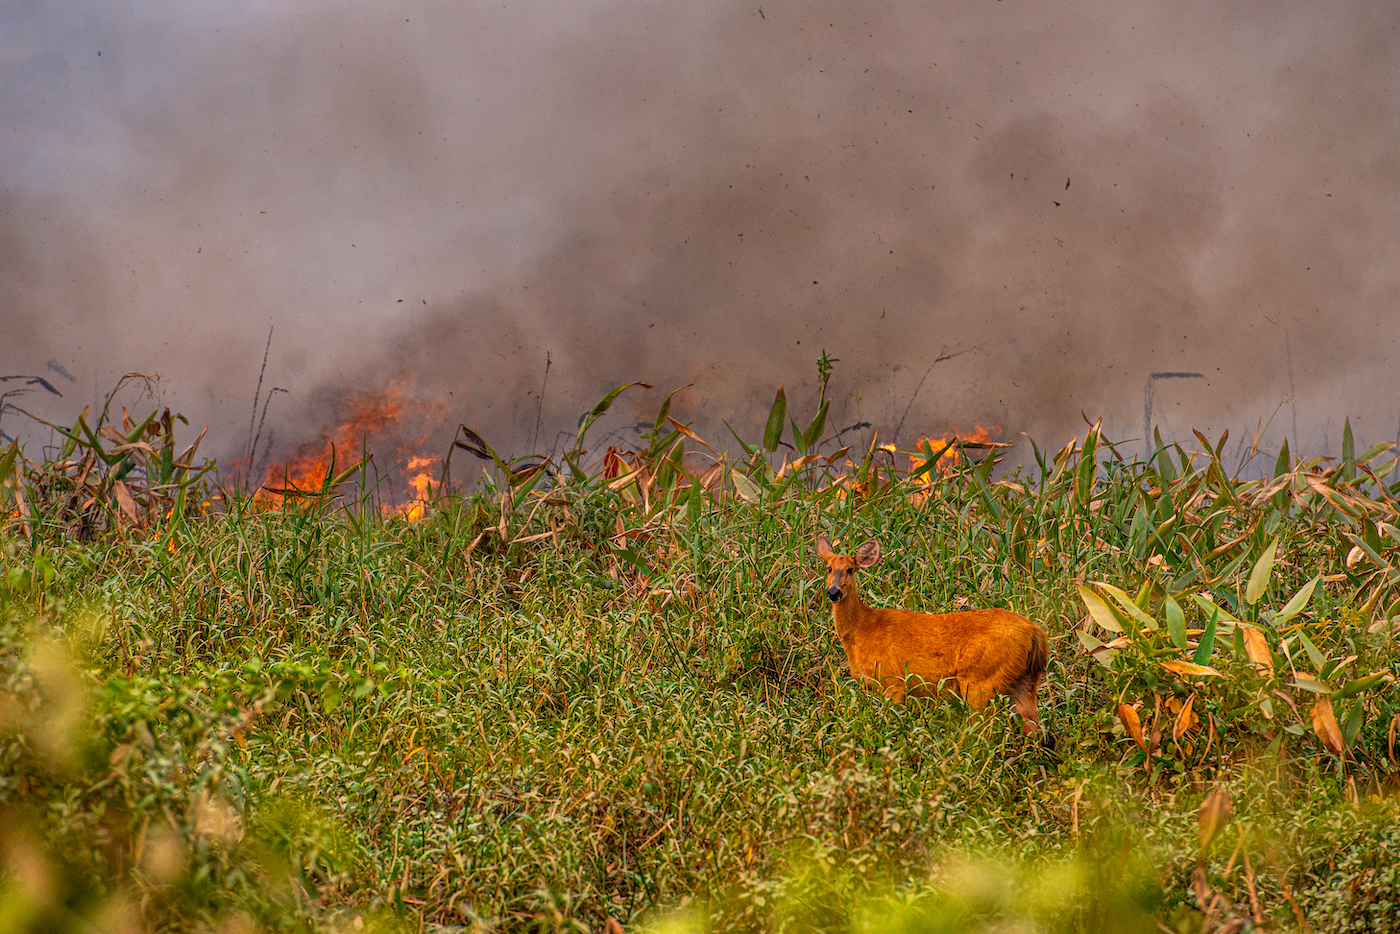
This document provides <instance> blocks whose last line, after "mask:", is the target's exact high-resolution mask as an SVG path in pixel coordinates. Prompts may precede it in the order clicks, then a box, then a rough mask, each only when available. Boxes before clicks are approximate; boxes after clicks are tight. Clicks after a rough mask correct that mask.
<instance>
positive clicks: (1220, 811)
mask: <svg viewBox="0 0 1400 934" xmlns="http://www.w3.org/2000/svg"><path fill="white" fill-rule="evenodd" d="M1233 809H1234V806H1233V803H1232V802H1231V801H1230V793H1229V792H1228V791H1226V790H1225V789H1224V787H1223V786H1220V785H1216V786H1215V787H1214V788H1212V789H1211V790H1210V793H1209V794H1207V795H1206V799H1205V800H1204V801H1202V802H1201V810H1200V815H1199V819H1200V825H1201V827H1200V841H1201V849H1203V850H1204V849H1205V848H1206V846H1208V845H1209V844H1210V841H1211V840H1214V839H1215V835H1216V834H1218V833H1219V832H1220V829H1221V828H1222V827H1224V826H1225V825H1226V824H1227V823H1229V822H1230V812H1231V811H1232V810H1233Z"/></svg>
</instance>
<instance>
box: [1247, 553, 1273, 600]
mask: <svg viewBox="0 0 1400 934" xmlns="http://www.w3.org/2000/svg"><path fill="white" fill-rule="evenodd" d="M1277 550H1278V539H1274V540H1273V541H1271V542H1269V547H1267V548H1265V549H1264V553H1263V554H1262V555H1260V556H1259V560H1258V561H1256V562H1255V564H1254V570H1253V571H1250V572H1249V584H1248V586H1246V587H1245V591H1244V599H1245V602H1247V603H1248V604H1249V605H1250V606H1253V605H1254V604H1256V603H1258V602H1259V598H1260V597H1262V596H1263V595H1264V591H1265V590H1268V589H1269V575H1270V574H1272V573H1273V570H1274V552H1275V551H1277Z"/></svg>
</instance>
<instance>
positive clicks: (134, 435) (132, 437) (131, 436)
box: [125, 412, 156, 444]
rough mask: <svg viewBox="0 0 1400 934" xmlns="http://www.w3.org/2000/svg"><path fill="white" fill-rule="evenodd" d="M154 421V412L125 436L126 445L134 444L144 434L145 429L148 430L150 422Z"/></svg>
mask: <svg viewBox="0 0 1400 934" xmlns="http://www.w3.org/2000/svg"><path fill="white" fill-rule="evenodd" d="M155 420H156V413H155V412H152V413H151V414H150V415H147V416H146V420H145V421H143V422H142V423H141V424H139V425H137V426H136V427H135V428H134V429H132V430H131V431H130V432H129V433H127V434H126V436H125V437H126V443H127V444H134V443H135V442H136V441H137V440H138V439H140V437H141V436H142V435H144V434H145V433H146V429H147V428H149V427H150V426H151V422H153V421H155Z"/></svg>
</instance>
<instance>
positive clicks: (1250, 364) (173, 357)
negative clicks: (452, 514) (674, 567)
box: [0, 0, 1400, 464]
mask: <svg viewBox="0 0 1400 934" xmlns="http://www.w3.org/2000/svg"><path fill="white" fill-rule="evenodd" d="M1397 87H1400V6H1397V5H1395V4H1394V3H1384V2H1372V3H1367V2H1358V3H1351V4H1345V5H1324V4H1316V3H1289V2H1276V0H1273V2H1260V3H1240V4H1234V5H1225V4H1220V3H1193V2H1078V3H1073V4H1067V3H1046V2H1036V3H1029V2H1018V0H978V2H968V3H949V2H870V0H862V2H826V3H823V2H801V3H799V2H770V0H761V2H745V3H728V2H703V0H702V2H691V3H685V4H677V3H647V2H630V0H627V2H623V0H576V2H571V3H568V4H544V3H513V2H505V3H502V2H496V3H474V2H469V0H468V2H464V0H451V2H435V0H375V2H367V0H341V2H335V3H330V2H319V0H300V2H299V0H282V2H278V3H268V2H219V3H211V2H204V3H195V2H190V3H166V4H151V3H149V2H143V3H131V2H125V3H124V2H120V0H117V2H113V0H104V2H101V3H98V2H79V0H32V2H30V0H19V2H13V0H12V2H5V3H3V4H0V289H3V296H4V300H3V302H0V376H11V375H13V376H30V377H35V376H37V377H42V378H44V379H45V380H46V382H47V386H46V385H44V384H38V383H33V382H29V381H24V380H10V381H7V382H3V383H0V393H4V392H10V393H13V394H12V395H10V396H8V397H7V398H6V400H5V402H6V403H7V404H9V405H11V406H18V407H20V409H23V411H18V410H16V409H7V410H6V411H5V412H4V413H3V414H0V431H3V432H5V433H7V434H9V435H15V434H25V435H26V436H27V437H33V432H34V430H35V426H36V424H37V423H35V422H33V421H31V420H30V419H29V418H28V416H27V415H26V414H24V413H25V412H28V413H31V414H33V415H38V416H40V417H44V418H50V419H59V420H67V421H71V420H72V419H73V418H74V417H75V416H76V413H77V411H78V410H79V409H81V408H82V406H84V405H89V404H94V403H100V400H101V398H102V397H103V395H104V394H105V393H106V392H108V391H109V390H110V389H111V388H112V387H113V386H114V385H115V384H116V382H117V380H118V379H119V378H120V377H121V376H122V375H123V374H125V373H129V372H139V373H144V374H158V375H159V376H160V377H161V382H160V388H159V392H158V396H159V400H158V401H159V402H160V403H161V404H165V405H170V406H172V407H173V408H175V409H176V410H178V411H181V412H183V413H185V414H186V416H187V417H189V419H190V421H191V422H192V423H193V424H194V426H195V427H194V430H197V429H198V428H199V427H202V426H203V425H204V424H206V423H207V424H209V426H210V434H209V437H208V440H207V442H206V447H205V448H204V450H205V451H207V452H208V453H210V454H217V455H219V457H220V461H221V463H224V464H231V463H233V462H234V461H235V460H236V459H237V458H239V457H242V456H245V455H246V454H247V449H248V443H249V440H250V436H251V434H252V432H251V431H250V428H252V427H253V425H254V423H255V422H256V421H257V416H256V415H255V413H254V409H253V404H254V395H255V392H257V393H258V396H257V398H258V400H259V406H262V405H263V404H266V405H267V413H268V414H267V416H266V422H265V426H264V431H263V432H262V433H261V434H260V435H259V437H260V443H261V445H262V447H261V448H260V450H261V451H262V452H263V457H264V458H266V457H269V456H270V457H274V458H278V457H282V456H285V455H286V454H287V453H289V452H290V451H292V450H294V449H295V448H296V447H297V446H298V445H301V444H304V443H307V442H311V441H315V440H316V439H317V438H319V437H320V436H321V434H322V433H323V432H324V431H325V430H326V429H327V428H328V427H330V426H332V425H334V424H336V423H338V422H339V421H341V420H343V419H344V417H345V416H346V412H347V411H348V410H350V409H353V407H354V405H355V404H356V401H357V400H363V399H365V398H369V397H373V396H374V395H375V394H383V393H385V392H389V393H391V394H395V397H396V398H402V399H404V400H407V404H408V406H409V408H410V410H411V412H412V413H413V417H412V418H411V419H409V421H411V422H412V430H411V431H409V433H410V434H413V435H415V438H414V439H413V440H414V443H421V444H422V445H423V446H424V447H425V448H429V449H432V450H433V451H434V452H435V453H441V452H445V450H446V448H447V445H448V444H449V442H450V439H451V436H452V432H453V430H454V429H455V428H456V426H457V425H458V424H464V425H467V426H469V427H474V428H476V429H477V430H478V431H479V432H480V433H481V434H482V435H483V436H484V437H486V438H487V439H488V440H490V441H491V442H492V443H493V444H495V445H496V446H497V447H498V448H500V449H502V450H503V451H510V452H513V453H526V452H528V451H532V450H540V451H546V450H548V449H550V448H551V447H553V446H556V445H557V444H559V443H561V442H562V441H563V440H564V439H566V438H567V436H568V433H569V432H571V431H572V430H574V429H575V427H576V426H577V424H578V419H579V416H580V415H581V414H582V413H583V412H584V411H586V410H587V409H588V408H589V407H590V406H591V405H592V404H593V403H594V402H595V401H596V400H597V399H599V398H600V397H601V396H602V395H603V394H604V393H605V392H606V391H607V390H608V389H609V388H611V387H612V386H614V385H617V384H619V383H622V382H627V381H631V380H646V381H647V382H649V383H652V384H653V385H654V387H655V388H654V389H653V390H651V391H642V390H640V389H636V390H631V391H629V393H628V394H627V395H625V396H623V397H622V401H621V402H619V404H618V406H617V408H616V410H615V411H614V412H613V413H611V415H610V417H609V419H608V420H607V421H605V422H604V423H602V424H601V425H600V428H599V429H598V435H597V440H596V441H595V443H623V442H626V441H628V440H633V439H635V437H636V435H635V431H634V430H633V426H635V425H636V424H637V423H638V422H639V421H641V420H647V421H649V420H650V417H651V416H652V415H653V414H654V413H655V411H656V407H657V405H658V404H659V403H660V401H661V399H662V398H664V396H665V394H666V393H668V392H670V391H671V390H673V389H676V388H678V387H681V386H687V387H688V388H686V389H684V390H683V391H682V392H681V393H679V394H678V395H677V396H676V397H675V400H676V401H675V402H674V404H673V413H672V414H674V415H676V416H677V417H678V418H681V419H682V420H683V421H687V422H693V423H694V424H695V426H696V427H697V429H698V430H700V431H701V433H702V434H704V435H705V436H707V437H709V438H713V439H716V440H719V439H721V438H727V437H728V430H727V429H725V428H724V427H723V423H722V421H721V420H722V419H724V420H728V421H729V423H730V424H732V425H733V426H734V427H735V428H736V429H737V430H738V431H739V432H740V433H741V434H744V435H745V436H747V437H748V438H749V439H750V440H752V439H753V438H754V437H756V436H757V435H758V434H759V433H760V432H761V427H762V422H763V420H764V419H765V417H766V415H767V412H768V406H769V404H770V402H771V400H772V398H773V394H774V392H775V390H776V389H777V387H778V386H779V385H783V386H784V387H785V390H786V392H787V395H788V399H789V404H790V407H791V408H792V409H793V410H794V411H795V412H796V413H797V414H798V415H799V417H800V418H802V419H804V420H805V418H807V417H810V415H811V414H812V413H813V412H814V411H815V407H816V398H817V393H818V381H817V367H816V359H817V358H818V356H819V355H820V354H821V353H822V352H823V351H825V352H826V353H828V354H829V355H830V356H831V357H833V358H838V359H839V362H838V363H837V364H836V366H835V370H834V373H833V375H832V377H831V382H830V387H829V394H830V396H831V399H832V407H833V421H834V422H835V423H836V424H837V426H838V427H845V426H848V425H856V424H859V423H867V422H868V423H869V424H870V427H869V428H865V429H856V431H855V432H854V433H853V434H852V435H851V437H852V438H854V437H857V436H859V437H860V438H862V439H868V438H869V437H870V434H871V432H873V431H874V430H876V429H878V430H879V431H880V433H881V439H882V440H890V441H894V442H896V443H898V444H900V445H901V446H912V445H913V444H914V442H915V441H916V440H917V438H918V437H919V435H921V434H925V433H929V434H933V433H938V432H943V431H947V430H950V429H954V428H963V429H967V428H971V427H972V426H973V425H975V424H979V423H980V424H982V425H985V426H995V427H996V428H997V429H998V430H999V431H1000V432H1001V436H1002V437H1003V438H1004V439H1006V440H1013V441H1016V440H1019V439H1020V438H1021V437H1022V435H1023V434H1025V435H1029V436H1030V437H1033V438H1035V439H1036V441H1037V442H1038V443H1039V444H1040V445H1041V446H1042V447H1046V446H1052V447H1059V446H1060V445H1062V444H1063V443H1064V442H1065V441H1067V440H1068V439H1069V438H1070V437H1071V436H1073V435H1074V434H1076V433H1082V432H1083V430H1084V426H1085V419H1086V418H1088V419H1089V420H1094V419H1098V418H1102V419H1103V421H1104V425H1105V427H1106V429H1107V431H1108V433H1109V434H1110V436H1112V437H1115V438H1120V439H1127V440H1131V439H1140V438H1141V437H1142V434H1143V427H1144V417H1145V416H1146V415H1147V411H1146V410H1147V409H1149V408H1150V411H1151V414H1150V418H1151V424H1152V426H1153V427H1155V428H1157V429H1158V430H1160V431H1161V432H1162V433H1163V434H1164V435H1165V436H1167V437H1168V438H1178V439H1181V440H1183V441H1185V440H1193V438H1192V434H1191V430H1192V429H1193V428H1198V429H1200V430H1202V431H1203V432H1205V433H1206V434H1207V435H1209V436H1210V437H1212V438H1214V437H1216V436H1218V435H1219V433H1220V432H1222V431H1224V430H1226V429H1229V430H1230V432H1231V439H1232V440H1231V442H1230V444H1229V446H1228V450H1229V451H1231V452H1232V453H1233V454H1234V455H1235V456H1236V457H1237V458H1238V457H1242V456H1243V454H1244V452H1245V450H1246V447H1247V445H1248V444H1249V443H1250V442H1251V441H1252V440H1254V439H1255V438H1257V439H1258V440H1259V443H1260V445H1261V447H1263V448H1265V449H1276V448H1277V446H1278V444H1279V443H1280V442H1281V441H1282V439H1283V437H1284V436H1287V437H1289V438H1290V439H1291V443H1292V445H1293V447H1294V448H1295V450H1297V449H1300V448H1302V449H1304V450H1307V451H1309V452H1312V453H1323V454H1333V455H1335V454H1336V453H1338V449H1339V446H1340V434H1341V425H1342V420H1343V419H1344V418H1346V417H1350V419H1351V422H1352V426H1353V428H1354V430H1355V432H1356V434H1357V437H1358V443H1359V444H1361V445H1365V444H1370V443H1374V442H1377V441H1385V440H1391V441H1394V440H1397V439H1400V367H1398V366H1397V360H1398V359H1400V354H1397V350H1400V337H1397V335H1398V334H1400V322H1397V320H1396V319H1397V315H1396V313H1395V311H1394V309H1395V308H1396V307H1397V298H1400V241H1398V240H1397V235H1398V234H1400V95H1397V94H1396V92H1395V89H1396V88H1397ZM269 336H270V340H269ZM264 353H266V360H267V362H266V366H265V368H264V367H263V359H264ZM1154 374H1158V376H1157V377H1156V378H1154ZM1160 374H1199V375H1190V376H1170V375H1169V376H1161V375H1160ZM260 375H261V377H262V384H261V388H260V389H259V377H260ZM49 387H51V389H50V388H49ZM274 387H275V388H276V389H278V390H283V391H282V392H278V393H275V394H273V396H272V397H271V401H270V402H269V401H268V393H269V392H270V391H271V390H272V389H273V388H274ZM17 390H18V391H17ZM59 393H61V395H59ZM120 401H123V402H126V403H127V404H129V405H131V406H132V407H133V408H137V407H139V406H140V405H149V403H148V402H144V401H138V400H137V399H136V398H135V396H134V394H132V393H127V394H126V395H125V396H122V397H120ZM406 430H407V429H406ZM418 438H423V439H425V440H422V441H421V442H420V441H418ZM1135 443H1140V442H1135ZM1242 445H1244V446H1246V447H1242ZM1023 446H1024V445H1023ZM438 449H441V451H439V450H438Z"/></svg>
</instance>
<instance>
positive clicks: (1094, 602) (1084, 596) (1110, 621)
mask: <svg viewBox="0 0 1400 934" xmlns="http://www.w3.org/2000/svg"><path fill="white" fill-rule="evenodd" d="M1076 586H1077V587H1078V588H1079V599H1081V600H1083V601H1084V605H1085V606H1086V607H1088V609H1089V615H1090V616H1092V617H1093V618H1094V622H1096V623H1098V624H1099V625H1100V626H1102V627H1103V628H1104V629H1107V630H1108V631H1109V632H1122V631H1123V627H1122V625H1120V624H1119V622H1118V620H1117V618H1116V617H1115V616H1114V615H1113V611H1112V610H1110V609H1109V608H1108V604H1107V603H1104V602H1103V598H1102V597H1100V596H1099V595H1098V594H1096V593H1094V592H1093V591H1092V590H1090V589H1089V588H1088V587H1085V586H1084V585H1083V584H1077V585H1076Z"/></svg>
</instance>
